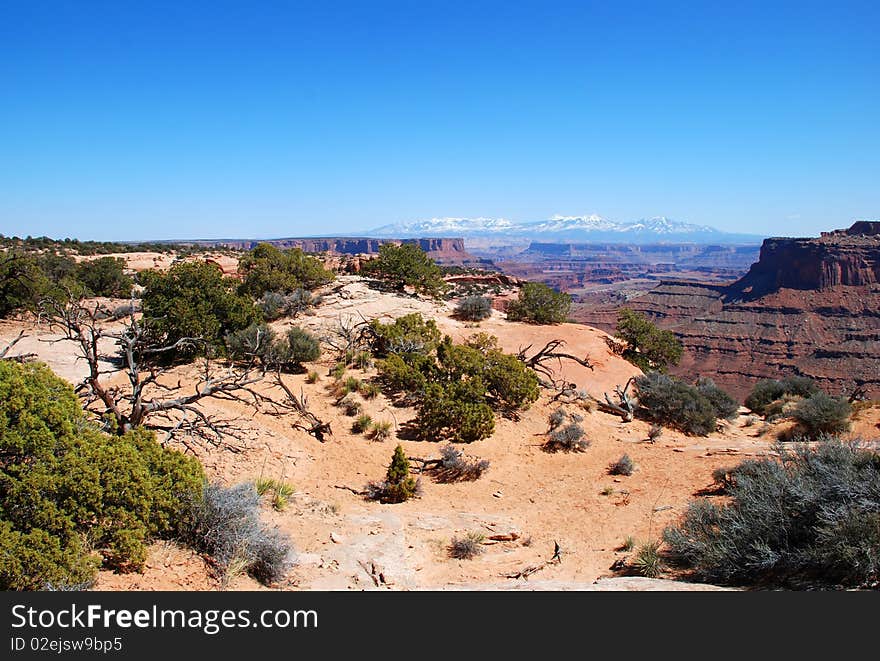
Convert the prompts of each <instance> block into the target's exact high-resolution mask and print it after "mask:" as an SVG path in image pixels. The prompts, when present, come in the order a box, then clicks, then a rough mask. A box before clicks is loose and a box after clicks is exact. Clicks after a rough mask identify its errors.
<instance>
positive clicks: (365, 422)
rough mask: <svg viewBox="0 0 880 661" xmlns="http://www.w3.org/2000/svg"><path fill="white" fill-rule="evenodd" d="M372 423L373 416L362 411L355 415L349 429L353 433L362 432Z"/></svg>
mask: <svg viewBox="0 0 880 661" xmlns="http://www.w3.org/2000/svg"><path fill="white" fill-rule="evenodd" d="M372 423H373V418H371V417H370V416H369V415H367V414H366V413H362V414H361V415H359V416H358V417H357V419H356V420H355V421H354V423H352V425H351V431H352V433H354V434H363V433H364V432H365V431H367V430H368V429H369V428H370V425H371V424H372Z"/></svg>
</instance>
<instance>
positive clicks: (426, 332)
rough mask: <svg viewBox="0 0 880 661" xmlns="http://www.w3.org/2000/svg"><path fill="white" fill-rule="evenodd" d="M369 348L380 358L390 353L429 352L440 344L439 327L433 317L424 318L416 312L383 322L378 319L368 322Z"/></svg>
mask: <svg viewBox="0 0 880 661" xmlns="http://www.w3.org/2000/svg"><path fill="white" fill-rule="evenodd" d="M370 332H371V334H372V342H371V345H372V346H371V349H372V352H373V354H374V355H376V356H379V357H380V358H384V357H387V356H389V355H391V354H409V353H420V354H429V353H431V352H433V351H434V350H435V349H436V348H437V346H438V345H439V344H440V329H439V328H437V323H436V322H435V321H434V320H433V319H428V320H427V321H425V319H424V318H423V317H422V315H421V314H419V313H418V312H413V313H411V314H407V315H404V316H402V317H398V318H397V319H395V320H394V321H393V322H390V323H387V324H383V323H382V322H381V321H379V320H378V319H373V321H371V322H370Z"/></svg>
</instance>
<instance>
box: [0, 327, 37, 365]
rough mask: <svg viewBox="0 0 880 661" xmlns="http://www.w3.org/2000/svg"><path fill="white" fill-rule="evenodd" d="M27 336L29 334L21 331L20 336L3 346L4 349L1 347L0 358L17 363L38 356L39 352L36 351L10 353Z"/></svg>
mask: <svg viewBox="0 0 880 661" xmlns="http://www.w3.org/2000/svg"><path fill="white" fill-rule="evenodd" d="M26 337H27V335H25V334H24V331H21V332H19V334H18V336H17V337H16V338H15V339H14V340H12V341H11V342H9V343H7V345H6V346H5V347H3V349H0V360H11V361H13V362H16V363H27V362H29V361H31V360H33V359H34V358H36V357H37V354H35V353H19V354H15V355H13V356H10V355H8V354H9V351H10V350H11V349H12V347H14V346H15V345H16V344H18V343H19V342H21V341H22V340H23V339H24V338H26Z"/></svg>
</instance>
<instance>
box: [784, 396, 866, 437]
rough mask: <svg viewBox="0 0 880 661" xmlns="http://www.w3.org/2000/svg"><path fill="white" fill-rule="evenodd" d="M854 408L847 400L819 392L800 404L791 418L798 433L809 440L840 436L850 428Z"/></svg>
mask: <svg viewBox="0 0 880 661" xmlns="http://www.w3.org/2000/svg"><path fill="white" fill-rule="evenodd" d="M851 414H852V406H850V403H849V402H847V401H846V400H845V399H839V398H836V397H830V396H828V395H826V394H825V393H824V392H817V393H814V394H812V395H810V396H809V397H807V398H806V399H803V400H801V401H800V402H798V404H797V406H796V407H795V409H794V411H792V414H791V417H792V418H794V420H795V422H797V430H796V431H798V432H801V433H803V435H804V436H807V437H808V438H816V437H817V436H821V435H824V434H840V433H842V432H845V431H847V430H848V429H849V427H850V415H851Z"/></svg>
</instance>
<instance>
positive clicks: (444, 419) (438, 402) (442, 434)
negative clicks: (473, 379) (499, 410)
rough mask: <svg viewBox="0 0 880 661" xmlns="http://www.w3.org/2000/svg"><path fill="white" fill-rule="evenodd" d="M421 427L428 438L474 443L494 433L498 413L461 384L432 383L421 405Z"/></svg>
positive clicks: (422, 434) (423, 435)
mask: <svg viewBox="0 0 880 661" xmlns="http://www.w3.org/2000/svg"><path fill="white" fill-rule="evenodd" d="M418 429H419V435H420V437H421V438H422V439H424V440H431V441H449V442H452V443H472V442H474V441H480V440H482V439H484V438H488V437H489V436H491V435H492V433H493V432H494V431H495V415H494V413H493V412H492V409H491V408H490V407H489V405H488V404H486V403H485V402H483V401H479V397H475V396H469V395H467V394H464V392H463V389H462V388H461V387H456V386H446V387H443V386H441V385H439V384H431V385H429V386H428V387H427V391H426V393H425V398H424V400H423V401H422V405H421V407H420V408H419V417H418Z"/></svg>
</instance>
